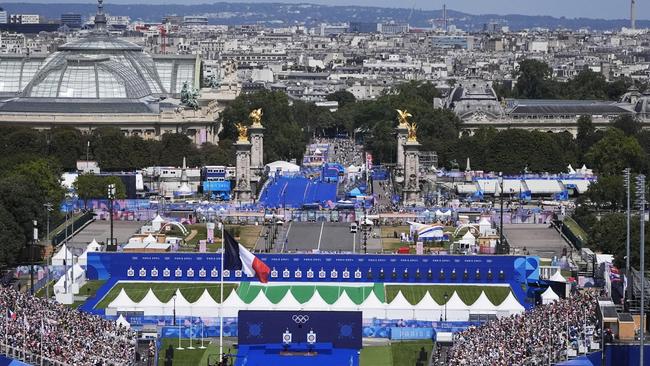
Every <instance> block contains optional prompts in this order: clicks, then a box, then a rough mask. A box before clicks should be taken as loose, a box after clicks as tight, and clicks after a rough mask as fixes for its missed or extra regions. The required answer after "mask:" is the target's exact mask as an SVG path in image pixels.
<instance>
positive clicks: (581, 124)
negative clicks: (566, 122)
mask: <svg viewBox="0 0 650 366" xmlns="http://www.w3.org/2000/svg"><path fill="white" fill-rule="evenodd" d="M577 124H578V134H577V136H576V145H577V149H578V157H579V158H580V161H582V159H583V157H584V154H586V153H587V151H588V150H589V148H590V147H591V146H592V145H593V144H594V143H595V142H596V141H595V137H596V128H595V127H594V123H593V122H592V120H591V116H580V118H578V122H577Z"/></svg>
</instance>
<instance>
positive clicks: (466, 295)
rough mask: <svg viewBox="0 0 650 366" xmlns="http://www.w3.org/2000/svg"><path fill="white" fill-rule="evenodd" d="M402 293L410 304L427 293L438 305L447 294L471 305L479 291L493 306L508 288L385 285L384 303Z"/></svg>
mask: <svg viewBox="0 0 650 366" xmlns="http://www.w3.org/2000/svg"><path fill="white" fill-rule="evenodd" d="M399 291H402V294H404V297H406V299H407V300H408V301H409V302H410V303H411V304H417V303H418V302H419V301H420V300H422V297H423V296H424V294H425V293H426V292H427V291H429V293H430V294H431V297H433V299H434V300H435V301H436V302H437V303H438V304H442V303H444V295H445V293H447V295H449V297H451V295H452V294H453V293H454V291H456V292H458V296H460V299H461V300H463V302H465V304H469V305H471V304H473V303H474V302H475V301H476V299H478V297H479V296H480V295H481V291H485V295H487V297H488V299H490V301H492V303H493V304H495V305H499V304H501V303H502V302H503V300H505V298H506V297H507V296H508V293H510V287H509V286H453V285H450V286H446V285H412V286H410V285H386V302H391V301H393V299H394V298H395V296H397V293H398V292H399Z"/></svg>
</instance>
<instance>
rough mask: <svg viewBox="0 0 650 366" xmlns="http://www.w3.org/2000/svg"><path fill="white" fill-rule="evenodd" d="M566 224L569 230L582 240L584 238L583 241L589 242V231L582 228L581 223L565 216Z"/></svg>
mask: <svg viewBox="0 0 650 366" xmlns="http://www.w3.org/2000/svg"><path fill="white" fill-rule="evenodd" d="M563 223H564V225H566V226H567V227H568V228H569V230H571V232H572V233H573V234H574V235H575V236H576V237H577V238H578V239H580V240H582V242H583V243H587V241H588V240H589V236H588V235H587V233H586V232H585V231H584V230H583V229H582V227H581V226H580V225H578V223H577V222H575V220H573V219H572V218H570V217H565V218H564V221H563Z"/></svg>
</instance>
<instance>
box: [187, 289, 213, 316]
mask: <svg viewBox="0 0 650 366" xmlns="http://www.w3.org/2000/svg"><path fill="white" fill-rule="evenodd" d="M218 309H219V304H217V302H216V301H215V300H214V299H213V298H212V296H211V295H210V293H209V292H208V290H207V289H205V290H203V293H202V294H201V296H200V297H199V298H198V299H197V300H196V301H195V302H193V303H192V315H194V316H204V317H211V316H217V315H218Z"/></svg>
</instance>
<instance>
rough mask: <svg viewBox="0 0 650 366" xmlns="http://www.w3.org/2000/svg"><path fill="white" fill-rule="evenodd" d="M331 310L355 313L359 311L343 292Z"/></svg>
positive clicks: (346, 293) (345, 292)
mask: <svg viewBox="0 0 650 366" xmlns="http://www.w3.org/2000/svg"><path fill="white" fill-rule="evenodd" d="M332 310H338V311H343V310H345V311H356V310H359V306H358V305H357V304H355V303H354V301H352V299H350V296H349V295H348V292H347V291H345V290H344V291H342V292H341V295H340V296H339V298H338V299H336V301H335V302H334V304H332Z"/></svg>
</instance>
